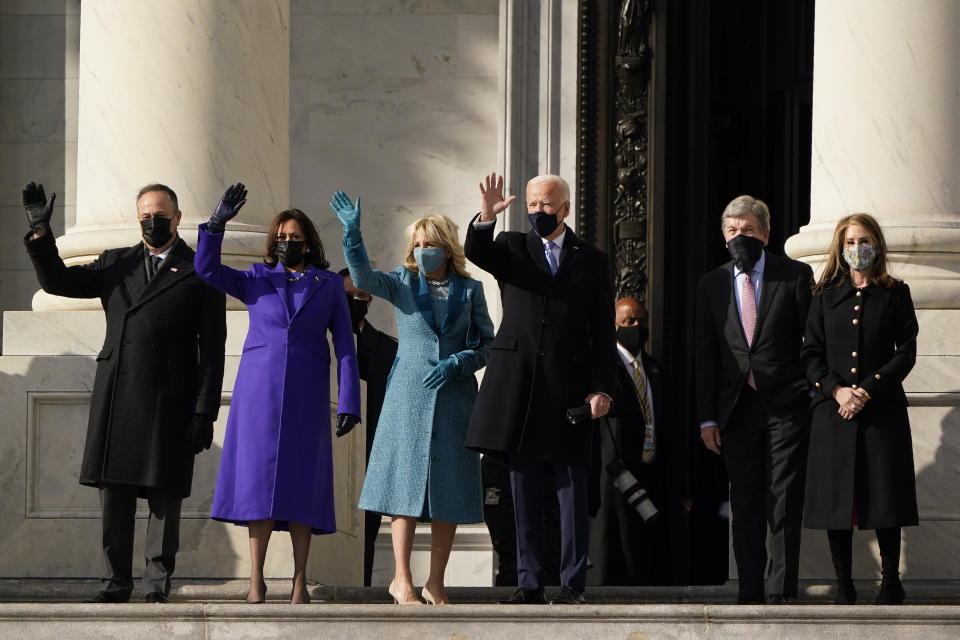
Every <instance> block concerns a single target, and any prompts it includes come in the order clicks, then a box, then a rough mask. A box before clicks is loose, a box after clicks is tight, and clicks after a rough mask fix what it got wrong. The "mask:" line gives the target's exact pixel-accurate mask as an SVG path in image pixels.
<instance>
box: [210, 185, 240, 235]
mask: <svg viewBox="0 0 960 640" xmlns="http://www.w3.org/2000/svg"><path fill="white" fill-rule="evenodd" d="M246 202H247V188H246V187H245V186H243V183H242V182H238V183H237V184H235V185H231V186H229V187H227V190H226V191H224V192H223V197H222V198H220V202H218V203H217V208H216V209H215V210H214V212H213V215H212V216H210V222H208V223H207V230H208V231H209V232H210V233H223V229H224V228H225V227H226V226H227V222H229V221H230V220H232V219H233V218H234V216H236V215H237V213H239V212H240V208H241V207H242V206H243V205H244V204H246Z"/></svg>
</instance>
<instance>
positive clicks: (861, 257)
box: [843, 244, 877, 271]
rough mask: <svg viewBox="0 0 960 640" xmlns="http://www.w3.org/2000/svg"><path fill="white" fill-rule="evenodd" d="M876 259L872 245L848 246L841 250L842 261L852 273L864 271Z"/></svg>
mask: <svg viewBox="0 0 960 640" xmlns="http://www.w3.org/2000/svg"><path fill="white" fill-rule="evenodd" d="M876 257H877V254H876V252H875V251H874V250H873V245H872V244H848V245H846V246H845V247H844V248H843V259H844V260H846V261H847V264H848V265H850V268H851V269H853V270H854V271H866V270H867V269H869V268H870V265H872V264H873V260H874V259H875V258H876Z"/></svg>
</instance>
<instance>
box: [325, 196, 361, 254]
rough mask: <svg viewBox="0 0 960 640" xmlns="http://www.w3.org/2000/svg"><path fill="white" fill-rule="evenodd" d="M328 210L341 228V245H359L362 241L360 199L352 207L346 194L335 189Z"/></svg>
mask: <svg viewBox="0 0 960 640" xmlns="http://www.w3.org/2000/svg"><path fill="white" fill-rule="evenodd" d="M330 208H331V209H333V212H334V213H335V214H337V220H339V221H340V224H341V225H342V226H343V243H344V244H345V245H347V246H349V247H352V246H354V245H358V244H360V242H361V241H362V240H363V238H362V237H361V236H360V198H357V204H356V205H354V204H353V203H352V202H350V198H349V197H347V194H345V193H344V192H343V191H341V190H339V189H337V190H336V191H334V192H333V200H331V201H330Z"/></svg>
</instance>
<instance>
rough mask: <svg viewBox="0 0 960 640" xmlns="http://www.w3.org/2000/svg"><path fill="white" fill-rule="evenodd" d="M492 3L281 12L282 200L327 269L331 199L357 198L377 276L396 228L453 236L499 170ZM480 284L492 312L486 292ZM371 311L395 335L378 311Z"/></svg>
mask: <svg viewBox="0 0 960 640" xmlns="http://www.w3.org/2000/svg"><path fill="white" fill-rule="evenodd" d="M498 5H499V0H421V1H414V0H392V1H388V0H357V1H348V0H342V1H334V0H326V1H323V0H312V1H311V0H293V1H292V2H291V6H290V13H291V19H290V22H291V25H290V29H291V54H290V93H291V95H290V173H291V175H290V202H291V205H292V206H295V207H299V208H301V209H303V210H304V211H306V212H307V213H308V214H310V216H311V218H312V219H313V220H314V222H316V223H317V225H318V227H319V229H320V234H321V237H322V240H323V242H324V245H325V247H326V249H327V254H328V258H329V259H330V262H331V265H332V267H331V268H334V269H339V268H341V267H343V266H344V261H343V253H342V251H341V249H340V238H341V231H340V225H339V223H338V222H337V220H336V218H335V217H334V215H333V213H332V212H331V211H330V207H329V202H330V196H331V194H332V193H333V191H334V190H335V189H343V190H344V191H346V192H347V194H349V195H350V197H352V198H356V197H357V196H360V197H361V199H362V202H361V207H362V210H363V218H362V225H363V232H364V239H365V241H366V244H367V249H368V252H369V254H370V257H371V260H372V261H373V263H374V265H375V266H376V267H377V268H380V269H385V270H390V269H393V268H395V267H396V266H398V265H400V264H401V263H402V259H403V253H404V250H405V249H406V241H405V239H404V237H403V231H404V228H405V227H406V226H407V225H409V224H410V223H411V222H413V221H414V220H416V219H417V218H419V217H420V216H423V215H425V214H428V213H443V214H446V215H448V216H449V217H450V218H452V219H453V220H454V222H456V223H457V224H458V225H459V226H460V231H461V239H462V237H463V235H464V234H465V232H466V224H467V222H468V221H469V220H470V218H471V217H472V216H473V214H474V213H476V212H477V211H478V210H479V206H480V194H479V190H478V188H477V184H478V183H479V181H480V177H481V176H482V175H483V174H484V173H485V172H489V171H491V170H494V169H496V166H497V165H496V159H497V158H496V151H497V109H498V87H497V59H498V52H497V34H498V16H497V13H498ZM471 273H472V274H473V275H474V276H475V277H477V276H482V275H483V273H482V272H480V271H479V270H478V269H475V268H474V269H472V270H471ZM484 283H485V287H486V292H487V299H488V301H491V299H494V300H493V302H494V303H495V302H496V299H497V298H498V296H497V289H496V284H495V283H494V282H493V281H492V280H490V279H484ZM491 306H494V309H492V312H493V313H496V308H495V307H496V305H495V304H493V305H491ZM370 313H371V315H370V318H371V322H372V323H373V324H375V325H376V326H377V327H380V328H383V329H384V330H387V331H391V332H393V331H395V326H396V324H395V320H394V318H393V310H392V309H390V308H389V307H388V305H387V304H386V303H384V302H383V301H377V302H374V304H373V306H372V307H371V312H370ZM497 315H499V314H497ZM498 319H499V318H498V317H497V318H494V320H495V321H497V320H498Z"/></svg>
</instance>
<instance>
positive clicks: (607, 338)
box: [464, 218, 617, 466]
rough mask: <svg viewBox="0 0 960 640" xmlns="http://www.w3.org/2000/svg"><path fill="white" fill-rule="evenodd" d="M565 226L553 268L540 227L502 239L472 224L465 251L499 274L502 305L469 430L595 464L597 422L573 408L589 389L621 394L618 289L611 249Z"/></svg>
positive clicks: (514, 446) (491, 445) (507, 444)
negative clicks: (583, 419)
mask: <svg viewBox="0 0 960 640" xmlns="http://www.w3.org/2000/svg"><path fill="white" fill-rule="evenodd" d="M475 219H476V218H475ZM566 233H567V235H566V238H565V240H564V244H563V251H562V253H561V256H560V266H559V269H558V271H557V273H556V275H555V276H551V274H550V268H549V267H548V266H547V260H546V257H545V256H544V252H543V243H542V241H541V240H540V237H539V236H537V235H536V234H535V233H534V232H533V231H529V232H528V233H519V232H516V231H511V232H503V233H501V234H499V235H498V236H497V238H496V240H495V241H494V238H493V228H492V227H491V228H490V229H482V230H478V229H474V228H473V224H472V222H471V224H470V226H469V227H468V230H467V240H466V243H465V244H464V249H465V251H466V254H467V257H468V258H469V259H470V260H472V261H473V262H474V263H475V264H476V265H477V266H479V267H480V268H481V269H483V270H484V271H487V272H489V273H491V274H492V275H493V276H494V277H495V278H496V279H497V282H498V284H499V285H500V300H501V302H502V304H503V320H502V321H501V323H500V329H499V331H498V332H497V335H496V337H495V338H494V340H493V342H492V343H491V345H490V356H489V359H488V361H487V370H486V372H485V373H484V377H483V385H482V386H481V387H480V393H479V394H478V396H477V400H476V403H475V404H474V408H473V414H472V416H471V418H470V427H469V430H468V432H467V440H466V445H467V446H468V447H470V448H472V449H475V450H477V451H481V452H484V453H497V454H509V453H513V454H517V455H520V456H523V457H528V458H533V459H539V460H548V461H552V462H559V463H564V464H575V465H581V466H587V465H589V462H590V445H591V440H592V431H593V429H594V428H595V427H594V426H593V425H583V424H580V425H571V424H569V423H568V422H567V421H566V418H565V413H566V410H567V409H570V408H573V407H579V406H582V405H583V404H584V402H585V398H586V397H587V395H589V394H590V393H593V392H603V393H606V394H608V395H611V396H612V395H613V386H614V383H613V379H614V372H615V371H616V358H617V354H616V338H615V335H614V318H613V293H612V287H611V283H610V269H609V265H608V262H607V257H606V255H605V254H604V253H603V252H601V251H599V250H598V249H596V248H594V247H592V246H590V245H588V244H586V243H585V242H583V241H582V240H580V239H579V238H578V237H577V236H575V235H574V233H573V231H572V230H571V229H569V228H568V229H567V232H566Z"/></svg>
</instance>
